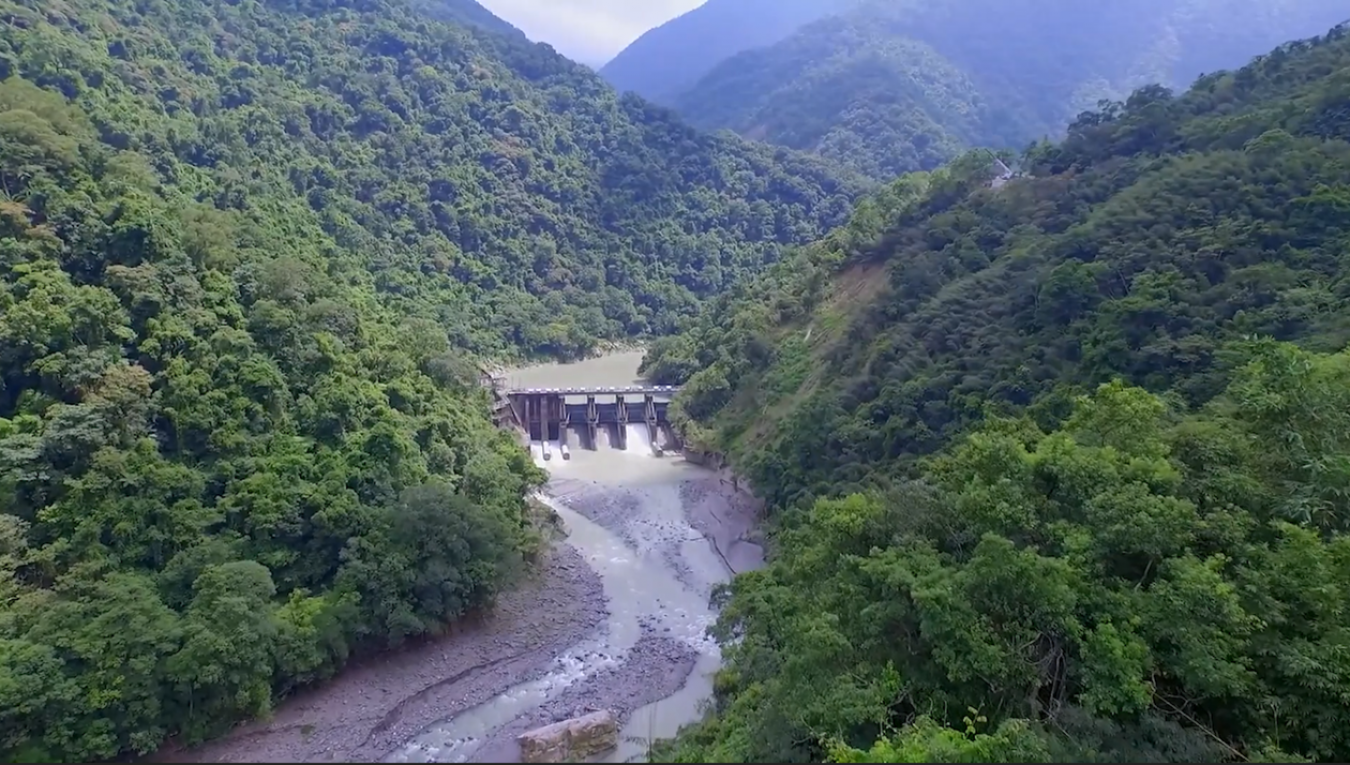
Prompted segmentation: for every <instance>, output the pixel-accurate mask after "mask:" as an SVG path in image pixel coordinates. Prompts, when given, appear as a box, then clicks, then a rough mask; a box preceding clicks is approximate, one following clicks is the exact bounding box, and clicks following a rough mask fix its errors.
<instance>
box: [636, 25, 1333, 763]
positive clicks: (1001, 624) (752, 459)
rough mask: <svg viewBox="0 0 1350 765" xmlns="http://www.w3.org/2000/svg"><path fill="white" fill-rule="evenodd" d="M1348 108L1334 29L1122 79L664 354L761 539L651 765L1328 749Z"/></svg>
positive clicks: (899, 198) (930, 187)
mask: <svg viewBox="0 0 1350 765" xmlns="http://www.w3.org/2000/svg"><path fill="white" fill-rule="evenodd" d="M1348 103H1350V30H1348V29H1346V28H1340V29H1336V30H1333V31H1332V32H1331V33H1330V34H1329V35H1327V36H1326V37H1323V38H1319V39H1315V40H1311V41H1305V42H1299V43H1293V44H1290V45H1287V46H1284V47H1281V48H1279V49H1277V50H1275V51H1273V52H1271V53H1270V54H1268V55H1266V56H1263V57H1260V58H1258V59H1256V60H1255V61H1253V62H1252V63H1251V64H1250V65H1249V66H1246V67H1244V68H1242V69H1240V70H1237V71H1234V72H1229V73H1216V74H1211V75H1207V76H1205V77H1204V78H1202V79H1200V80H1199V81H1198V82H1197V83H1196V85H1195V87H1194V88H1192V89H1191V90H1190V91H1189V92H1187V93H1185V94H1184V95H1180V96H1178V95H1174V94H1172V93H1171V92H1169V91H1168V90H1166V89H1165V88H1162V87H1157V86H1154V87H1147V88H1144V89H1141V90H1139V91H1138V92H1136V93H1134V94H1133V95H1132V96H1130V97H1129V98H1128V99H1127V100H1126V101H1124V102H1123V103H1119V102H1114V103H1109V104H1106V105H1104V106H1103V107H1102V108H1101V109H1099V110H1097V111H1094V112H1090V113H1087V114H1084V115H1083V116H1082V117H1080V118H1079V119H1078V120H1077V121H1076V122H1075V123H1074V124H1073V125H1072V126H1071V127H1070V128H1069V130H1068V135H1067V137H1066V138H1065V140H1064V141H1062V142H1060V143H1055V144H1049V143H1043V144H1039V145H1037V146H1035V147H1033V148H1031V149H1030V150H1028V151H1027V153H1026V154H1025V156H1023V157H1022V158H1021V160H1020V163H1021V167H1022V169H1023V172H1024V175H1023V177H1018V178H1014V179H1012V180H1011V181H1008V182H1006V183H1002V184H1000V183H990V182H988V180H989V178H990V175H991V172H990V169H989V167H990V164H991V161H990V160H991V158H990V156H989V155H988V153H987V152H974V153H971V154H969V155H966V156H963V157H962V158H961V159H960V160H959V161H958V162H956V163H954V164H953V165H952V166H950V167H948V168H945V169H943V170H939V171H935V172H933V173H931V174H922V173H920V174H914V175H911V176H907V177H905V178H903V179H901V180H899V181H897V182H896V183H895V184H893V185H892V186H891V187H889V188H888V189H887V190H886V191H885V192H884V193H882V194H879V195H877V196H876V197H874V198H872V199H869V200H868V201H867V202H865V203H863V204H861V205H860V206H859V207H858V209H857V211H856V213H855V214H854V217H853V220H852V221H851V222H850V224H849V225H848V226H847V227H845V228H843V229H840V230H837V231H836V232H834V233H832V234H830V235H829V236H827V237H826V238H825V239H824V240H823V241H821V242H819V243H816V244H814V245H811V246H809V247H805V248H801V249H799V250H797V251H796V252H795V253H793V255H792V256H790V257H789V258H788V259H787V260H785V261H784V262H782V263H781V264H779V265H778V266H776V267H775V268H774V269H772V271H771V272H769V273H767V274H766V275H765V276H764V277H762V278H761V279H760V280H758V282H757V283H753V284H748V285H744V287H743V288H741V289H738V290H736V291H735V292H734V293H733V294H728V295H727V296H725V297H724V298H719V299H718V300H717V301H716V302H715V303H714V304H711V305H710V306H709V307H708V308H707V310H706V312H705V314H704V316H703V317H702V318H701V320H700V321H699V322H698V323H697V325H696V326H695V327H694V328H692V329H691V330H690V331H689V332H687V333H685V334H683V335H681V336H678V337H675V338H671V339H668V340H665V341H662V342H661V343H660V344H659V345H658V347H656V348H654V349H653V351H652V352H651V353H650V354H649V356H648V359H647V360H646V362H645V367H646V369H647V371H648V372H649V373H650V374H652V375H654V376H655V377H656V379H658V380H660V381H661V382H666V383H678V382H684V383H685V384H686V387H685V390H684V391H683V393H682V394H681V395H680V396H679V397H678V398H677V400H676V404H675V408H676V409H677V410H682V412H678V411H677V415H676V416H678V417H680V418H681V419H682V420H683V424H682V425H681V427H682V429H683V430H684V432H685V433H686V435H687V436H688V438H689V439H690V440H691V441H692V442H693V443H694V444H696V445H699V446H702V447H703V448H705V449H708V450H713V451H719V452H722V453H724V454H726V455H729V458H730V460H731V462H732V464H733V465H734V467H735V468H736V469H737V470H738V471H740V472H741V474H742V475H744V476H746V477H747V478H749V479H750V481H751V482H752V483H753V485H754V486H755V488H756V489H757V490H758V491H759V492H760V493H762V494H763V495H764V496H765V497H766V498H767V500H768V501H769V504H770V507H771V509H772V510H773V512H774V517H775V518H776V525H777V530H776V533H775V536H774V553H775V554H774V556H773V560H772V563H771V564H770V565H769V566H768V567H767V568H765V569H764V570H761V571H758V572H754V573H751V574H747V575H743V576H740V577H738V578H737V580H736V581H735V582H734V584H733V586H732V588H731V591H730V593H729V594H728V595H727V605H726V608H725V610H724V611H723V615H722V617H721V619H720V621H719V625H718V631H719V633H720V635H721V637H722V638H723V639H724V640H727V641H728V642H726V644H725V649H724V650H725V658H726V660H727V664H726V667H725V669H724V670H723V671H722V673H721V675H720V677H719V679H718V682H717V687H718V702H717V708H716V711H715V713H714V714H713V716H712V717H711V718H710V719H709V720H708V721H707V722H705V723H703V724H701V725H699V726H697V727H695V728H693V729H691V730H687V731H685V732H684V733H683V734H682V735H681V736H680V738H679V739H678V740H677V741H676V742H675V744H674V745H673V746H671V747H668V748H667V749H666V750H665V751H664V752H663V757H664V758H665V759H667V760H673V761H682V762H785V761H787V762H791V761H811V758H820V757H826V756H828V757H830V758H832V759H834V760H836V761H841V762H1029V761H1059V762H1074V761H1076V762H1084V761H1086V762H1150V761H1173V762H1205V761H1211V762H1212V761H1218V760H1236V761H1255V762H1293V761H1307V760H1311V761H1321V762H1335V761H1344V760H1346V759H1347V758H1350V724H1348V723H1350V713H1347V709H1348V708H1347V705H1346V703H1345V693H1346V689H1347V688H1350V661H1348V660H1347V656H1350V653H1347V652H1346V646H1347V645H1350V628H1348V627H1347V624H1350V614H1347V607H1350V606H1348V604H1350V533H1348V532H1350V499H1347V497H1350V492H1347V488H1346V487H1347V486H1350V351H1347V350H1346V344H1347V341H1350V300H1348V299H1347V298H1350V260H1348V259H1347V258H1346V253H1347V252H1350V183H1347V179H1350V109H1347V104H1348ZM733 637H734V638H735V640H734V641H732V640H731V638H733ZM815 761H819V760H815Z"/></svg>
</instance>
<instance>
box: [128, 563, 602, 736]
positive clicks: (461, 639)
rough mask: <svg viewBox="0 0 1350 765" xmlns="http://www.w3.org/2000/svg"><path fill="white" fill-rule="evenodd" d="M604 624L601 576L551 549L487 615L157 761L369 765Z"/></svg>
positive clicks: (354, 668)
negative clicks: (353, 764)
mask: <svg viewBox="0 0 1350 765" xmlns="http://www.w3.org/2000/svg"><path fill="white" fill-rule="evenodd" d="M605 616H606V607H605V596H604V592H603V589H602V588H601V584H600V578H599V576H597V575H596V573H595V572H594V571H592V570H591V568H590V566H588V565H587V564H586V562H585V561H584V560H583V559H582V557H581V556H580V555H579V554H578V553H577V551H576V550H574V549H572V548H571V547H569V546H567V545H566V544H562V543H555V544H554V545H553V546H552V547H551V548H550V549H549V551H548V552H547V553H546V554H545V555H544V558H543V560H542V561H541V565H540V566H539V570H538V572H537V573H536V574H534V575H532V576H531V577H530V579H529V580H528V581H526V582H525V583H523V585H522V586H520V587H517V588H515V589H513V590H511V591H509V592H506V593H504V594H503V595H502V596H501V598H500V599H499V600H498V604H497V607H496V608H495V609H494V610H493V612H492V614H491V615H490V616H488V617H486V618H484V619H482V620H481V621H480V622H479V623H477V624H469V625H466V626H464V627H463V628H461V629H459V630H457V632H456V633H455V634H451V635H446V636H444V637H440V638H437V639H434V640H430V641H427V642H425V643H422V644H421V645H416V646H411V647H408V648H405V649H403V650H399V651H392V652H389V653H386V654H383V655H379V656H373V657H370V658H368V659H365V660H362V661H358V662H353V663H352V664H351V665H349V666H348V667H347V668H346V669H345V670H343V671H342V672H341V673H340V674H339V675H338V676H337V677H335V678H333V679H332V680H329V681H328V682H326V683H322V684H320V685H318V686H316V687H314V688H311V689H307V690H306V691H304V692H301V693H299V694H296V695H295V696H293V697H292V698H289V699H287V700H286V701H285V702H283V703H282V704H281V705H280V708H279V709H278V710H277V711H276V714H275V715H274V716H273V719H272V720H270V721H267V722H254V723H249V724H247V725H243V726H241V727H239V728H237V729H235V730H234V731H233V732H231V733H229V734H227V735H225V736H223V737H221V738H219V739H217V740H215V741H211V742H208V743H206V744H204V745H202V746H200V747H197V748H194V749H190V750H186V751H184V750H172V749H170V748H165V749H163V750H161V751H160V753H159V754H158V755H157V756H156V757H155V758H154V759H155V760H156V761H160V762H326V761H345V762H373V761H377V760H380V759H382V758H383V757H384V756H385V754H386V753H388V752H389V751H391V750H392V749H394V748H396V747H398V746H400V745H402V744H403V743H404V742H405V741H407V740H409V739H410V738H412V736H413V735H415V734H416V733H417V732H418V731H420V730H422V729H423V728H425V727H426V726H428V725H430V724H432V723H434V722H436V721H438V720H442V719H445V718H446V717H450V716H453V715H454V714H455V713H457V712H459V711H462V710H465V709H468V708H471V707H473V706H474V705H477V704H481V703H483V702H484V701H487V700H488V699H490V698H492V697H493V696H495V695H497V694H498V693H501V692H502V691H503V690H504V689H506V688H509V687H510V686H512V685H515V684H516V683H520V682H526V681H528V680H531V679H533V678H535V677H539V676H541V675H542V674H543V673H544V672H546V671H547V669H548V666H549V664H550V663H551V662H552V661H553V659H554V658H555V657H556V656H557V655H558V654H560V653H562V652H563V651H565V650H567V649H568V648H570V647H571V646H573V645H575V644H576V643H578V642H580V641H581V640H582V639H584V638H585V637H587V636H588V635H590V634H592V633H593V632H594V631H595V630H596V629H597V628H598V627H599V625H600V624H601V623H602V622H603V621H604V619H605Z"/></svg>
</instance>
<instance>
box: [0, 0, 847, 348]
mask: <svg viewBox="0 0 1350 765" xmlns="http://www.w3.org/2000/svg"><path fill="white" fill-rule="evenodd" d="M422 5H424V6H425V5H428V4H427V3H423V4H422ZM434 5H436V6H437V7H439V8H440V9H441V10H440V13H441V14H450V15H451V16H454V17H458V16H462V15H464V14H466V13H467V11H465V10H464V9H463V8H460V7H459V5H458V4H457V2H450V3H436V4H434ZM473 7H475V8H476V7H477V6H473ZM7 8H9V9H10V10H8V11H7V13H8V18H9V21H8V22H7V25H8V26H7V34H6V35H5V38H4V40H3V41H2V42H0V77H8V76H13V75H19V76H23V77H26V78H28V79H30V80H32V81H34V82H37V83H38V84H40V85H42V86H43V87H46V88H49V89H53V90H57V91H59V92H61V93H62V94H63V95H65V96H66V97H67V98H70V99H73V100H74V101H75V103H76V104H77V105H78V106H79V107H80V108H81V109H82V110H84V111H86V112H87V113H88V114H89V115H90V118H91V119H92V120H93V121H94V123H95V125H96V126H97V129H98V130H99V131H100V137H101V138H102V139H103V140H105V141H106V142H108V143H110V144H111V145H114V146H116V147H117V148H121V149H126V150H133V151H137V152H140V153H143V154H145V155H147V156H149V157H151V158H152V164H153V166H154V167H155V170H156V172H157V173H159V174H161V176H162V177H164V179H165V180H166V182H170V183H185V184H189V185H193V184H195V186H201V185H202V184H204V183H207V182H209V183H210V184H211V185H212V188H211V189H209V193H213V194H217V195H218V197H219V198H218V199H217V200H216V202H217V204H216V206H217V207H218V208H221V209H224V210H238V209H242V208H250V207H255V206H262V205H263V204H264V200H266V204H275V205H290V206H295V205H303V206H304V207H307V208H308V210H301V211H300V212H295V213H286V215H304V216H310V217H315V218H317V219H318V220H319V221H320V223H321V224H322V225H323V227H324V229H325V230H326V231H328V232H329V233H330V234H331V235H332V236H333V238H334V240H335V241H336V243H337V248H338V249H339V252H337V253H334V254H332V256H330V257H327V258H326V260H327V261H329V262H330V263H334V265H332V266H329V267H330V268H342V269H343V271H344V272H350V273H357V274H359V276H354V277H352V278H362V279H366V280H367V281H368V282H369V283H370V284H371V286H372V287H373V288H374V289H375V290H376V291H378V292H379V294H380V295H381V297H382V299H383V300H384V301H386V302H387V303H391V304H392V303H398V304H400V305H399V310H400V311H402V312H405V313H415V314H418V315H422V316H426V317H428V318H431V319H433V320H435V321H438V322H440V323H441V324H443V325H444V326H446V327H447V328H449V329H450V331H451V332H452V333H453V340H454V342H455V344H456V345H457V346H459V347H464V348H468V349H471V350H473V351H476V352H480V353H484V354H506V353H510V352H515V351H517V350H523V351H525V352H530V353H536V354H552V355H575V354H577V353H579V352H581V351H583V350H585V349H586V348H587V347H589V346H590V345H593V344H594V342H595V340H596V339H612V338H623V337H631V336H637V335H641V334H644V333H649V332H662V331H666V330H668V329H669V328H670V326H671V325H672V323H673V322H674V321H676V320H677V319H678V318H679V317H680V316H682V315H685V314H687V313H689V312H691V311H692V310H693V309H694V308H695V307H696V305H697V303H698V301H699V300H700V299H702V298H703V297H706V296H707V295H709V294H712V293H714V292H716V291H718V290H721V289H722V288H723V287H725V286H726V285H727V284H729V283H730V282H732V281H734V280H735V279H736V278H738V277H739V276H741V275H743V274H745V273H749V272H753V271H755V270H757V269H759V268H760V267H761V266H762V265H763V264H764V263H766V262H771V261H773V260H774V259H775V258H776V257H777V253H778V250H779V249H780V247H781V245H783V244H786V243H793V242H804V241H809V240H810V239H812V238H815V237H818V236H819V235H821V234H822V233H823V232H825V231H826V230H828V229H829V228H830V227H832V226H833V225H836V224H837V223H839V222H841V221H842V220H843V218H844V217H845V216H846V215H847V211H848V207H849V204H850V202H851V200H852V198H853V197H854V196H855V195H856V193H857V192H858V191H859V190H860V189H861V186H860V185H859V184H858V183H857V182H856V181H854V180H851V179H848V178H841V177H839V174H838V173H836V172H834V171H832V170H831V169H830V168H829V167H828V166H826V165H825V164H823V163H821V162H819V161H816V160H813V159H810V158H807V157H804V156H800V155H796V154H793V153H791V152H785V151H782V150H776V149H772V148H768V147H763V146H758V145H754V144H750V143H746V142H743V141H737V140H729V139H727V138H725V137H710V136H706V135H702V134H699V133H697V132H695V131H693V130H691V129H690V128H688V127H686V126H684V125H683V124H681V123H680V122H679V121H678V120H677V118H675V117H674V116H672V115H671V114H669V113H668V112H666V111H664V110H661V109H658V108H655V107H653V106H651V105H650V104H647V103H644V102H643V101H641V100H640V99H638V98H635V97H620V96H618V95H616V94H614V93H613V91H612V90H610V89H609V88H608V87H607V86H606V85H605V84H604V82H603V81H602V80H600V79H599V78H598V77H597V76H595V75H594V74H593V73H591V72H590V71H589V70H587V69H586V68H585V67H582V66H580V65H577V64H574V63H572V62H570V61H568V60H567V59H565V58H563V57H561V56H559V55H557V54H555V53H553V52H552V50H551V49H549V48H547V46H541V45H534V44H531V43H529V42H528V41H527V40H525V39H524V38H523V37H519V36H511V35H503V34H494V33H491V32H488V31H485V30H483V29H481V28H480V27H479V26H478V25H471V26H467V27H466V26H459V25H450V24H441V23H436V22H433V21H428V20H427V19H426V18H425V17H422V16H419V15H417V14H416V13H415V12H414V11H413V10H412V9H411V8H409V7H404V6H403V5H401V4H399V3H397V2H393V1H392V0H391V1H386V0H354V1H353V2H334V3H327V2H309V1H308V0H305V1H304V2H291V3H285V2H257V1H256V0H249V1H248V2H240V3H238V4H231V3H204V2H200V1H199V0H174V1H173V2H168V1H166V2H156V3H148V4H133V3H130V2H125V3H122V2H113V3H111V4H110V3H106V2H95V1H94V0H73V1H72V2H68V3H61V4H59V5H51V4H48V3H38V2H36V0H25V2H22V3H16V2H12V1H11V2H10V4H9V5H8V6H7ZM478 10H479V11H481V10H482V9H481V8H479V9H478ZM195 186H194V192H193V193H195V194H205V193H208V189H205V188H203V189H197V188H195ZM278 215H280V213H278Z"/></svg>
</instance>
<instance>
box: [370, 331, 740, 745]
mask: <svg viewBox="0 0 1350 765" xmlns="http://www.w3.org/2000/svg"><path fill="white" fill-rule="evenodd" d="M641 359H642V354H641V352H640V351H638V352H632V351H630V352H624V353H615V354H610V355H607V356H603V357H600V358H596V359H591V360H587V361H583V362H578V363H573V364H548V365H541V366H536V367H532V368H527V369H522V370H517V371H515V372H513V373H511V374H509V375H508V387H512V388H528V387H571V386H577V387H581V386H596V387H605V386H622V385H628V384H630V383H635V382H640V381H639V380H638V379H637V367H638V364H639V363H640V361H641ZM580 401H584V398H581V399H579V402H580ZM629 427H630V429H631V430H630V434H629V435H630V437H629V438H628V439H627V442H628V449H626V450H621V449H616V448H614V447H612V446H611V445H610V444H609V439H607V438H605V437H603V435H602V437H601V438H600V439H599V440H600V444H599V445H598V448H597V449H595V450H593V451H592V450H590V449H586V448H573V449H572V450H571V459H570V460H563V459H561V457H560V456H559V454H558V449H557V446H556V444H555V445H554V446H553V448H552V449H551V453H552V455H553V456H552V458H551V459H547V460H546V459H544V456H543V451H542V449H541V447H540V445H538V444H536V445H533V446H532V450H533V453H534V458H535V462H536V464H538V465H540V466H541V467H543V468H544V469H545V470H547V471H548V472H549V474H550V480H549V482H548V484H547V486H546V487H545V489H544V491H543V492H542V494H541V496H540V499H541V500H542V501H543V502H545V503H546V504H548V505H549V506H550V507H552V508H553V509H554V510H555V511H556V512H557V514H558V515H559V517H560V518H561V519H562V521H563V523H564V524H565V526H566V528H567V530H568V536H567V537H566V539H565V541H563V542H562V544H565V545H568V546H570V547H571V548H573V549H574V550H576V552H577V553H579V554H580V556H581V557H582V558H583V559H584V560H585V561H586V563H587V565H588V566H589V567H590V568H592V569H593V570H594V571H595V572H596V573H597V574H599V578H600V582H601V585H602V587H603V597H604V599H605V604H606V610H607V615H606V618H605V620H604V623H603V625H602V626H601V628H600V629H599V630H597V631H596V633H595V634H593V635H590V636H588V637H587V638H586V639H584V640H582V641H581V642H579V643H577V644H575V645H573V646H570V647H569V648H568V649H567V650H566V651H565V652H563V653H562V654H561V655H560V656H558V657H557V658H556V660H555V661H554V663H553V666H552V667H551V668H550V670H549V671H548V672H547V673H546V674H544V675H543V676H542V677H538V678H534V679H532V680H530V681H528V682H523V683H520V684H517V685H514V686H512V687H511V688H508V689H506V690H505V691H503V692H502V693H500V694H498V695H497V696H496V697H494V698H492V699H491V700H489V701H487V702H485V703H482V704H479V705H477V706H475V707H473V708H471V709H468V710H465V711H463V712H461V713H459V714H457V715H455V716H454V717H452V718H450V719H448V720H446V721H443V722H439V723H437V724H435V725H432V726H430V727H429V728H428V729H427V730H425V731H423V732H422V733H421V734H419V735H418V736H416V737H415V738H414V739H413V740H412V741H410V742H409V743H408V744H406V745H405V746H403V747H401V748H400V749H398V750H397V751H395V752H393V753H392V754H391V755H390V756H389V757H388V760H389V761H398V762H466V761H480V762H503V761H513V760H515V759H517V757H518V752H517V751H516V747H515V741H514V738H515V736H516V735H518V734H519V733H521V732H524V731H525V730H528V729H529V728H532V727H536V726H538V725H543V724H547V723H549V722H553V721H555V720H558V719H564V718H566V717H568V716H571V715H572V713H580V712H585V711H589V710H591V709H599V708H609V709H613V710H614V711H615V712H616V713H617V714H618V715H619V717H620V719H621V720H623V721H624V727H623V730H622V733H621V735H620V744H619V748H618V749H617V750H616V751H613V752H611V753H610V754H609V755H608V756H607V757H605V758H604V759H603V760H601V761H603V762H632V761H636V760H640V759H641V758H642V756H643V755H644V753H645V751H646V747H647V744H648V742H649V741H650V740H651V739H652V738H655V737H669V736H672V735H674V734H675V732H676V731H677V730H678V728H679V727H680V726H681V725H684V724H687V723H689V722H692V721H694V720H696V719H697V718H698V717H699V716H700V714H701V710H702V704H703V702H704V701H705V700H706V699H708V698H709V697H710V696H711V693H712V681H713V674H714V673H715V672H716V670H717V668H718V666H719V664H720V655H719V652H718V647H717V645H716V643H715V642H714V641H713V640H711V639H710V638H709V637H707V635H706V630H707V628H708V626H709V625H710V624H711V623H712V621H713V619H714V618H715V615H714V613H713V611H712V609H711V608H710V606H709V597H710V595H711V593H712V589H713V587H714V586H716V585H717V584H718V583H721V582H725V581H727V580H728V579H729V578H730V577H731V576H732V575H733V574H734V573H737V572H739V571H744V570H746V569H749V568H752V567H754V566H757V565H759V564H760V563H761V562H762V559H763V553H762V551H761V550H760V548H759V547H758V545H756V544H755V543H754V542H753V541H750V537H752V536H753V534H752V533H751V532H752V529H753V509H754V508H753V503H751V502H747V501H745V500H746V499H747V498H745V497H743V496H741V497H737V496H736V495H735V494H734V492H730V491H728V487H725V486H724V485H722V484H721V482H720V481H719V480H718V479H717V477H716V476H715V475H713V474H712V473H711V472H710V471H708V470H706V469H704V468H702V467H700V466H698V465H695V464H693V463H691V462H688V461H686V460H685V459H684V458H683V457H682V456H680V455H679V454H677V453H667V454H666V455H664V456H660V457H658V456H656V455H654V454H653V453H652V450H651V449H650V447H649V446H648V445H647V444H646V438H645V427H644V426H640V425H632V426H629ZM602 433H603V432H602ZM575 442H576V441H575V439H573V443H575Z"/></svg>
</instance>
